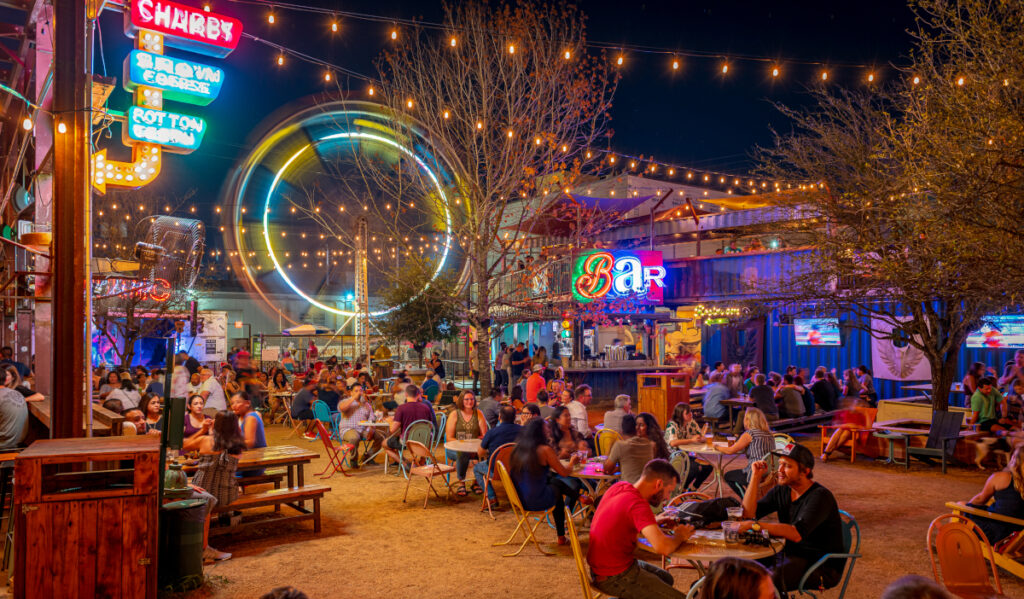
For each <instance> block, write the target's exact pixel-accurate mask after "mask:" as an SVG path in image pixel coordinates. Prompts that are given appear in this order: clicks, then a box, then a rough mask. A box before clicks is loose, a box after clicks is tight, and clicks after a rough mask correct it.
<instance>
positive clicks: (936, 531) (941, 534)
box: [925, 514, 1004, 599]
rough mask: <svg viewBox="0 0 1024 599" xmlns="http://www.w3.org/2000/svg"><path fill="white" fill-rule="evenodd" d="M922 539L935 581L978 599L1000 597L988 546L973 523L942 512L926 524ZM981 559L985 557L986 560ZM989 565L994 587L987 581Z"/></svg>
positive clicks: (996, 571) (997, 574) (951, 589)
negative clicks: (926, 548)
mask: <svg viewBox="0 0 1024 599" xmlns="http://www.w3.org/2000/svg"><path fill="white" fill-rule="evenodd" d="M925 543H926V544H927V546H928V558H929V559H930V560H931V562H932V575H933V576H934V577H935V581H936V582H940V583H942V584H943V585H944V586H945V587H946V588H947V589H948V590H949V591H950V592H951V593H953V594H954V595H957V596H958V597H966V598H974V597H977V598H978V599H981V598H982V597H985V598H986V599H987V598H991V597H1004V595H1003V587H1002V585H1001V584H1000V582H999V569H998V568H996V563H995V559H994V558H993V552H992V546H991V545H989V543H988V539H987V538H986V537H985V533H984V532H982V531H981V528H979V527H978V525H977V524H975V523H974V522H971V521H970V520H968V519H966V518H964V517H963V516H958V515H956V514H943V515H941V516H939V517H938V518H936V519H934V520H932V523H931V524H930V525H929V526H928V535H927V536H926V537H925ZM936 559H937V560H938V561H937V562H936ZM985 560H988V563H987V564H986V563H985ZM989 567H991V571H992V580H993V581H994V582H995V586H994V587H993V585H991V584H989V581H988V572H989ZM940 570H941V572H942V575H941V578H940V575H939V571H940Z"/></svg>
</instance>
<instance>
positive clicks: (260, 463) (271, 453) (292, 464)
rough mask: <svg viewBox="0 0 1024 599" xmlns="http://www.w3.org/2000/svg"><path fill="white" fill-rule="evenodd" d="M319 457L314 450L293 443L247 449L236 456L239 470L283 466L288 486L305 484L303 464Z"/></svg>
mask: <svg viewBox="0 0 1024 599" xmlns="http://www.w3.org/2000/svg"><path fill="white" fill-rule="evenodd" d="M317 457H320V454H318V453H317V452H315V451H310V450H309V449H304V448H302V447H296V446H294V445H272V446H269V447H260V448H258V449H247V450H245V451H243V452H242V455H240V456H239V457H238V469H239V470H260V469H263V468H269V467H271V466H285V467H286V468H287V469H288V486H289V487H294V486H295V482H296V481H297V482H298V483H299V484H298V486H300V487H301V486H303V485H304V484H305V482H306V481H305V469H304V468H303V466H305V465H306V464H308V463H310V462H312V461H313V458H317Z"/></svg>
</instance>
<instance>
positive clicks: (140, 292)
mask: <svg viewBox="0 0 1024 599" xmlns="http://www.w3.org/2000/svg"><path fill="white" fill-rule="evenodd" d="M93 294H94V295H97V296H104V297H114V296H121V295H124V296H129V297H134V298H136V299H139V300H153V301H155V302H166V301H167V300H169V299H170V298H171V284H170V283H168V282H167V280H166V279H160V278H157V279H153V281H152V282H149V281H138V280H135V279H128V278H121V277H118V278H110V279H94V280H93Z"/></svg>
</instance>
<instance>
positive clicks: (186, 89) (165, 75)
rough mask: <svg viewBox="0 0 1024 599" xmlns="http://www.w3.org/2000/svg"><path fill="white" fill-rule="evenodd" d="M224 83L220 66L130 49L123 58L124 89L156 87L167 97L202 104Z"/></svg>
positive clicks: (211, 97)
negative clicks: (143, 86)
mask: <svg viewBox="0 0 1024 599" xmlns="http://www.w3.org/2000/svg"><path fill="white" fill-rule="evenodd" d="M223 83H224V71H223V69H219V68H217V67H211V66H208V65H205V64H200V63H198V62H191V61H188V60H181V59H179V58H171V57H170V56H163V55H161V54H152V53H150V52H144V51H142V50H132V51H131V53H130V54H128V58H126V59H125V62H124V87H125V89H126V90H128V91H134V90H135V88H136V87H138V86H140V85H146V86H149V87H155V88H157V89H160V90H163V92H164V98H165V99H167V100H175V101H178V102H188V103H189V104H199V105H201V106H205V105H207V104H209V103H210V102H212V101H213V100H215V99H216V98H217V95H218V94H219V93H220V87H221V84H223Z"/></svg>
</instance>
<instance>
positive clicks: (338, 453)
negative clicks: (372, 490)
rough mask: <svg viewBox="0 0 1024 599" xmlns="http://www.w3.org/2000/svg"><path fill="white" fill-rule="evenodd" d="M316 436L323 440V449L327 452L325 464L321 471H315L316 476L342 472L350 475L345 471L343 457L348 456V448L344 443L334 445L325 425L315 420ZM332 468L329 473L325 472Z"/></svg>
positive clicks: (322, 476)
mask: <svg viewBox="0 0 1024 599" xmlns="http://www.w3.org/2000/svg"><path fill="white" fill-rule="evenodd" d="M316 431H317V436H318V437H320V440H321V441H323V444H324V449H325V450H326V452H327V466H326V467H325V468H324V469H323V471H322V472H317V473H316V476H319V477H320V478H331V477H332V476H334V475H335V474H337V473H339V472H340V473H342V474H344V475H345V476H352V475H351V474H349V473H348V472H345V458H346V457H348V453H349V451H350V448H349V447H347V446H345V445H344V444H340V447H335V446H334V439H332V438H331V434H330V433H329V432H327V427H326V426H324V423H323V421H321V420H317V421H316ZM332 468H333V469H334V470H333V471H332V472H331V473H330V474H327V471H328V470H331V469H332Z"/></svg>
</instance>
